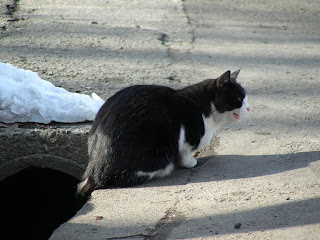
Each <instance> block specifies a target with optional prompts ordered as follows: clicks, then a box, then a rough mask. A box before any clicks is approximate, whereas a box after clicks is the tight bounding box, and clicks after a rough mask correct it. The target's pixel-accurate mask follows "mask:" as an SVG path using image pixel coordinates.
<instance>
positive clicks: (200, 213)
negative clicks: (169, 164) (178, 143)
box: [0, 0, 320, 240]
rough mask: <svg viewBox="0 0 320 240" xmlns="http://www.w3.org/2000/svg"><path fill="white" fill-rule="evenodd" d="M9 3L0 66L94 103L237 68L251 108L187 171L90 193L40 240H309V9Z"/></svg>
mask: <svg viewBox="0 0 320 240" xmlns="http://www.w3.org/2000/svg"><path fill="white" fill-rule="evenodd" d="M8 2H12V1H8ZM18 3H19V5H18V8H17V11H16V12H14V14H13V15H3V14H2V15H1V16H0V27H1V28H0V43H1V44H0V61H1V62H8V63H11V64H13V65H14V66H17V67H21V68H24V69H30V70H32V71H36V72H37V73H38V74H39V75H40V77H42V78H43V79H46V80H49V81H51V82H53V83H54V84H56V85H57V86H62V87H64V88H66V89H67V90H69V91H77V92H82V93H91V92H96V93H97V94H98V95H100V96H101V97H103V98H107V97H109V96H111V95H112V94H113V93H114V92H115V91H117V90H119V89H121V88H123V87H125V86H129V85H132V84H141V83H146V84H162V85H167V86H172V87H180V86H185V85H187V84H191V83H196V82H198V81H200V80H203V79H205V78H209V77H210V78H215V77H218V76H219V75H220V74H222V73H223V72H224V71H226V70H228V69H231V70H236V69H238V68H241V69H242V70H241V76H240V82H241V83H242V84H243V85H244V86H245V88H246V89H247V91H248V95H249V104H250V105H251V108H252V111H251V112H250V114H249V115H248V117H247V118H246V119H244V120H243V121H242V122H240V123H238V124H233V125H231V124H226V125H225V126H224V127H223V128H221V129H220V130H219V131H218V132H217V136H216V137H215V138H214V139H213V140H212V142H211V144H210V145H209V146H207V147H206V148H205V149H203V150H202V151H201V152H200V154H199V155H198V159H199V164H198V166H197V167H195V168H194V169H178V170H176V171H175V172H174V173H173V174H172V175H171V176H169V177H167V178H164V179H156V180H154V181H151V182H149V183H148V184H145V185H142V186H138V187H133V188H123V189H106V190H98V191H94V192H93V194H92V198H91V199H90V200H89V201H88V202H87V203H86V204H85V205H84V207H83V208H82V209H81V210H80V211H79V212H78V213H77V215H76V216H75V217H74V218H72V219H71V220H69V221H68V222H67V223H65V224H63V225H61V226H60V227H59V228H58V229H57V230H56V231H55V232H54V233H53V235H52V237H51V239H53V240H57V239H308V240H309V239H320V237H319V236H320V144H319V143H320V140H319V139H320V131H319V130H320V109H319V103H320V94H319V91H320V79H319V77H320V75H319V66H320V36H319V26H320V4H319V2H318V1H316V0H310V1H303V2H302V1H298V0H294V1H291V0H290V1H289V0H284V1H275V0H271V1H262V2H261V1H249V0H242V1H236V0H234V1H209V0H201V1H197V0H185V1H179V0H162V1H160V0H153V1H142V0H133V1H125V0H113V1H112V0H109V1H106V0H103V1H102V0H92V1H85V0H78V1H71V0H68V1H62V0H51V1H44V0H42V1H40V0H20V1H19V2H18ZM8 19H9V20H10V19H11V21H9V22H8V21H7V20H8ZM13 20H14V21H13ZM2 26H5V27H2Z"/></svg>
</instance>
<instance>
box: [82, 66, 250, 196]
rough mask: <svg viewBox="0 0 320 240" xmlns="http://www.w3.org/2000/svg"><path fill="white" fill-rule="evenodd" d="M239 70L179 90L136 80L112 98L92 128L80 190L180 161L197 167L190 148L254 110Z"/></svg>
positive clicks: (139, 177) (139, 178) (85, 192)
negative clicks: (238, 81)
mask: <svg viewBox="0 0 320 240" xmlns="http://www.w3.org/2000/svg"><path fill="white" fill-rule="evenodd" d="M239 71H240V70H238V71H235V72H233V73H232V74H231V73H230V71H227V72H225V73H224V74H223V75H222V76H220V77H219V78H217V79H207V80H204V81H202V82H200V83H198V84H195V85H191V86H188V87H185V88H183V89H180V90H174V89H172V88H169V87H164V86H155V85H136V86H132V87H128V88H125V89H123V90H121V91H119V92H117V93H116V94H115V95H113V96H112V97H110V98H109V99H108V100H107V101H106V102H105V104H104V105H103V106H102V107H101V109H100V110H99V112H98V114H97V116H96V118H95V121H94V123H93V126H92V128H91V130H90V132H89V139H88V151H89V163H88V166H87V169H86V171H85V173H84V176H83V182H81V183H80V184H79V185H78V194H79V195H80V196H82V197H88V196H89V195H90V194H91V192H92V191H93V190H94V189H98V188H106V187H110V186H120V187H122V186H132V185H137V184H142V183H144V182H146V181H148V180H150V179H152V178H154V177H164V176H166V175H168V174H170V173H171V172H172V170H173V169H174V167H175V166H176V165H179V166H181V167H185V168H192V167H194V166H196V164H197V160H196V159H195V158H194V157H192V153H194V152H195V151H198V150H200V149H201V148H203V147H204V146H206V145H207V144H208V143H209V142H210V140H211V138H212V136H213V134H214V132H215V130H216V129H217V128H218V126H219V125H220V124H221V123H224V122H228V121H239V120H240V118H241V115H242V114H243V113H244V112H246V111H249V110H250V108H249V105H248V103H247V96H246V92H245V90H244V89H243V88H242V87H241V86H240V84H239V83H237V81H236V78H237V76H238V74H239Z"/></svg>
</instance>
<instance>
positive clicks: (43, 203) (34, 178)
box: [0, 168, 82, 239]
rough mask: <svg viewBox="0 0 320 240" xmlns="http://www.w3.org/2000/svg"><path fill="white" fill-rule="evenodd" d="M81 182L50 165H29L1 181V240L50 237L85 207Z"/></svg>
mask: <svg viewBox="0 0 320 240" xmlns="http://www.w3.org/2000/svg"><path fill="white" fill-rule="evenodd" d="M78 182H79V180H78V179H76V178H74V177H72V176H70V175H68V174H66V173H63V172H60V171H56V170H52V169H49V168H27V169H24V170H22V171H20V172H18V173H16V174H14V175H12V176H10V177H8V178H6V179H5V180H3V181H2V182H0V194H1V195H0V221H1V223H0V228H1V231H0V239H48V238H49V237H50V235H51V234H52V232H53V230H54V229H56V228H57V227H59V225H61V224H62V223H64V222H65V221H67V220H68V219H70V218H71V217H72V216H74V215H75V214H76V212H77V211H78V210H79V209H80V208H81V207H82V205H80V204H78V202H77V199H76V197H75V190H76V185H77V184H78Z"/></svg>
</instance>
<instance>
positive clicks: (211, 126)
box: [196, 115, 218, 151]
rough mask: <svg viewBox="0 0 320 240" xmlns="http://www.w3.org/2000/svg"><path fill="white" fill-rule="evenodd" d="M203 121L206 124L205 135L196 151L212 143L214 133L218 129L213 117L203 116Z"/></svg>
mask: <svg viewBox="0 0 320 240" xmlns="http://www.w3.org/2000/svg"><path fill="white" fill-rule="evenodd" d="M202 119H203V123H204V135H203V136H202V138H201V140H200V143H199V146H198V147H197V149H196V151H197V150H200V149H202V148H204V147H205V146H206V145H208V144H209V143H210V141H211V139H212V137H213V134H214V132H215V131H216V129H217V128H218V126H217V125H216V124H215V123H214V121H213V118H212V116H209V117H207V118H206V117H204V116H203V115H202Z"/></svg>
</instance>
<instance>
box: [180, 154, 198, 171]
mask: <svg viewBox="0 0 320 240" xmlns="http://www.w3.org/2000/svg"><path fill="white" fill-rule="evenodd" d="M197 163H198V161H197V159H195V158H194V157H191V156H189V157H188V158H185V159H182V161H181V166H182V167H185V168H193V167H194V166H196V165H197Z"/></svg>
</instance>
